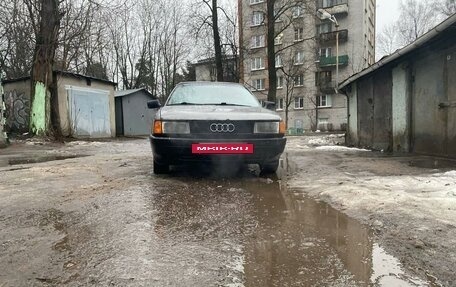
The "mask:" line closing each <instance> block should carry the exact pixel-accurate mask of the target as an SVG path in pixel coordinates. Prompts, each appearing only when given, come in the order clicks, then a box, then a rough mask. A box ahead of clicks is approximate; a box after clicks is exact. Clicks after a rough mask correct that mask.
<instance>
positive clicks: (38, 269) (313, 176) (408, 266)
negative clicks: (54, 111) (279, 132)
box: [0, 136, 456, 287]
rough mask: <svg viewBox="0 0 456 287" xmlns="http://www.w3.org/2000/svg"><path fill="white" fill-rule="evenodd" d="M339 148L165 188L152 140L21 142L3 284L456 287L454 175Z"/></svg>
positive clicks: (0, 176) (8, 176) (7, 195)
mask: <svg viewBox="0 0 456 287" xmlns="http://www.w3.org/2000/svg"><path fill="white" fill-rule="evenodd" d="M341 140H342V138H340V137H339V136H313V137H291V138H289V142H288V147H287V153H286V154H284V159H283V161H282V162H281V166H282V169H281V170H280V172H279V176H278V177H262V176H259V175H258V170H257V169H256V168H255V167H253V166H249V167H243V168H241V169H240V170H239V171H237V172H232V170H231V169H230V170H229V171H227V170H223V169H222V170H217V169H215V170H214V169H213V168H212V167H205V166H198V167H191V168H187V167H180V168H176V169H174V170H173V171H172V173H171V174H170V175H164V176H155V175H153V174H152V173H151V155H150V147H149V145H148V143H147V141H146V140H143V139H135V140H116V141H107V142H84V141H75V142H69V143H66V144H56V143H43V142H40V141H38V142H24V143H16V144H14V145H13V146H11V147H9V148H8V149H3V150H0V198H1V200H0V286H2V287H3V286H61V285H65V286H439V284H441V285H443V286H453V284H454V283H453V281H454V280H455V276H454V274H453V272H452V270H451V267H452V266H454V265H455V263H456V258H455V254H456V249H455V248H454V246H455V244H454V243H455V236H454V235H455V225H456V211H455V206H456V205H455V202H456V192H455V190H456V179H455V174H454V173H453V172H452V171H450V170H451V168H452V163H451V162H444V161H439V160H437V162H436V159H429V158H426V157H405V156H403V157H397V156H396V157H390V156H386V155H384V154H382V153H373V152H370V151H364V150H356V149H347V148H344V147H341V146H335V145H333V144H334V143H336V142H340V141H341ZM428 163H431V166H432V168H426V167H415V166H413V165H417V166H426V165H427V164H428ZM411 165H412V166H411ZM325 202H328V203H330V204H331V205H332V206H334V207H336V209H334V208H332V207H331V206H330V205H329V204H327V203H325ZM338 210H342V212H339V211H338ZM347 214H348V215H349V216H350V217H349V216H347ZM369 227H371V228H369Z"/></svg>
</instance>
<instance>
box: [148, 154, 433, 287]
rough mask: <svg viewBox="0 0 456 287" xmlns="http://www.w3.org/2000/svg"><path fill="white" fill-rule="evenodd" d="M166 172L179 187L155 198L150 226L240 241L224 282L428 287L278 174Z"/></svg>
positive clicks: (362, 230)
mask: <svg viewBox="0 0 456 287" xmlns="http://www.w3.org/2000/svg"><path fill="white" fill-rule="evenodd" d="M282 166H284V168H287V167H288V165H287V164H286V162H285V163H282ZM193 172H194V171H193ZM249 174H250V175H249ZM170 177H171V178H172V179H173V180H177V182H181V183H182V184H183V185H182V186H183V187H181V188H179V187H173V186H171V187H170V189H169V191H168V192H161V193H160V194H159V195H158V196H157V197H156V199H155V200H156V202H155V204H156V205H157V206H158V207H159V209H158V221H157V227H156V230H157V232H158V233H159V234H160V236H163V234H165V233H166V232H171V233H176V235H175V236H176V237H178V238H179V239H180V240H182V239H183V240H185V238H192V240H195V238H197V241H203V242H204V241H207V240H208V238H212V241H207V242H206V243H205V244H206V245H205V247H204V248H210V243H209V242H213V240H214V238H216V239H217V238H220V240H222V239H223V240H228V239H229V238H231V237H233V238H238V239H240V242H241V243H240V246H239V247H238V249H239V250H238V254H237V255H236V256H234V257H233V259H232V262H231V263H230V266H231V268H234V269H235V270H237V272H238V273H239V274H242V276H238V277H239V278H238V279H237V280H234V282H236V284H234V285H233V284H227V285H225V284H222V285H224V286H385V287H386V286H388V287H389V286H432V284H428V283H427V282H424V281H422V280H419V279H417V278H414V277H413V276H410V275H408V274H407V273H405V272H404V271H403V269H402V266H401V264H400V262H399V260H398V259H396V258H395V257H393V256H391V255H389V254H388V253H387V252H386V251H385V250H384V249H383V248H382V247H381V246H380V245H379V244H378V243H376V242H374V241H373V236H372V234H371V231H370V230H369V229H367V228H366V227H365V226H363V225H362V224H360V223H359V222H358V221H356V220H353V219H352V218H350V217H348V216H346V215H345V214H343V213H341V212H339V211H337V210H336V209H334V208H332V207H331V206H329V205H328V204H326V203H323V202H318V201H315V200H313V199H311V198H308V197H306V196H305V195H304V193H303V192H302V191H300V190H288V189H287V187H286V183H285V182H284V181H282V180H280V179H273V180H271V179H269V178H263V177H257V176H256V175H254V172H252V170H246V172H245V174H244V175H242V176H241V178H238V177H235V178H228V179H223V180H221V179H219V178H215V179H214V178H211V177H209V178H207V177H204V176H203V177H201V178H199V179H195V177H194V176H193V175H191V176H188V175H185V173H184V174H180V173H179V172H177V173H174V174H172V175H170ZM179 189H180V190H179ZM171 190H172V191H171ZM233 266H234V267H233Z"/></svg>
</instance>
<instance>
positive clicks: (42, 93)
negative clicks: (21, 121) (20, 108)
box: [30, 82, 46, 135]
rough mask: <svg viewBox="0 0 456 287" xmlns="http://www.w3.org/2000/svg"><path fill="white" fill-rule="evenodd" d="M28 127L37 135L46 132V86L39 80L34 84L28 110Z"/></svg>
mask: <svg viewBox="0 0 456 287" xmlns="http://www.w3.org/2000/svg"><path fill="white" fill-rule="evenodd" d="M30 128H31V131H32V132H33V133H34V134H37V135H39V134H44V133H45V132H46V87H45V86H44V84H43V83H41V82H37V83H36V85H35V97H34V100H33V103H32V108H31V110H30Z"/></svg>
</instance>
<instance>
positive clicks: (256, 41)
mask: <svg viewBox="0 0 456 287" xmlns="http://www.w3.org/2000/svg"><path fill="white" fill-rule="evenodd" d="M251 47H252V48H261V47H264V35H256V36H252V43H251Z"/></svg>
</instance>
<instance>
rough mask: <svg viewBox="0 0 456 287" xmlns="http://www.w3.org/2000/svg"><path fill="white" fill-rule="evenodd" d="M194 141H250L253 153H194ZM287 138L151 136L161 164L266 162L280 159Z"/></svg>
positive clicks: (155, 158) (154, 153)
mask: <svg viewBox="0 0 456 287" xmlns="http://www.w3.org/2000/svg"><path fill="white" fill-rule="evenodd" d="M194 143H249V144H253V146H254V152H253V153H252V154H211V155H207V154H192V144H194ZM285 143H286V138H261V139H259V138H255V139H182V138H168V137H166V138H165V137H155V136H152V135H151V136H150V144H151V147H152V153H153V156H154V160H155V161H156V162H158V163H161V164H177V163H183V162H201V161H203V162H204V161H208V162H210V161H214V159H215V160H216V159H223V160H228V161H230V160H232V161H241V162H244V163H259V164H262V163H266V162H272V161H275V160H278V159H279V157H280V155H281V154H282V152H283V151H284V149H285Z"/></svg>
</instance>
